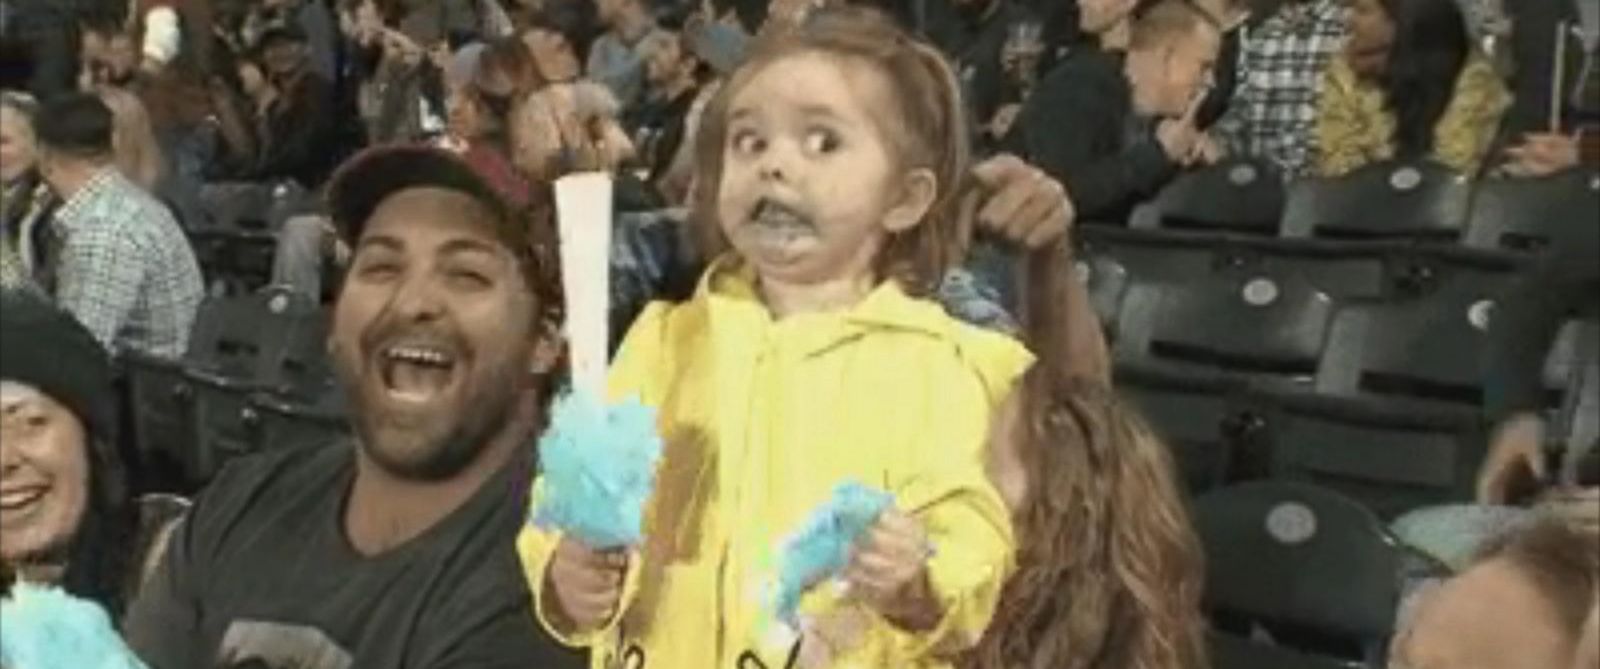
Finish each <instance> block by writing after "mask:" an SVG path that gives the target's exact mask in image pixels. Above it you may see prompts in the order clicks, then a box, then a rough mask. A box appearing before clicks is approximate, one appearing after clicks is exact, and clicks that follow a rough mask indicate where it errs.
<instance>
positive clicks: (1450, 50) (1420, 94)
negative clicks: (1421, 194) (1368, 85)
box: [1379, 0, 1473, 160]
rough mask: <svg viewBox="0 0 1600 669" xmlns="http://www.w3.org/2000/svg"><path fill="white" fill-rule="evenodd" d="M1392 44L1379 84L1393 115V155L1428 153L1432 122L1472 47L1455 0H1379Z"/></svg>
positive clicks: (1448, 97) (1405, 156)
mask: <svg viewBox="0 0 1600 669" xmlns="http://www.w3.org/2000/svg"><path fill="white" fill-rule="evenodd" d="M1380 4H1381V5H1382V6H1383V9H1384V12H1385V13H1387V14H1388V15H1389V20H1390V21H1392V22H1393V23H1394V44H1393V45H1392V46H1390V47H1389V58H1388V61H1387V63H1388V64H1387V66H1386V67H1385V68H1384V73H1383V76H1382V77H1381V78H1380V79H1379V84H1380V85H1381V86H1382V88H1383V100H1384V105H1385V106H1386V107H1387V108H1388V109H1389V111H1390V113H1392V114H1394V119H1395V124H1394V138H1393V142H1394V147H1395V157H1396V158H1400V159H1410V160H1415V159H1418V158H1422V157H1425V156H1427V155H1429V154H1431V153H1432V152H1433V148H1434V147H1433V140H1434V127H1435V126H1437V125H1438V124H1439V119H1441V118H1443V117H1444V113H1445V110H1446V109H1448V108H1449V106H1450V100H1451V99H1452V98H1454V97H1455V91H1456V79H1457V78H1458V77H1459V76H1460V75H1461V68H1463V67H1465V66H1466V63H1467V56H1468V55H1469V54H1470V53H1471V50H1472V48H1473V46H1472V40H1471V38H1470V37H1469V36H1468V35H1467V24H1466V19H1465V18H1464V17H1463V16H1462V14H1461V8H1460V7H1459V6H1457V4H1456V0H1381V1H1380Z"/></svg>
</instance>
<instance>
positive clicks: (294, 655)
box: [127, 443, 586, 669]
mask: <svg viewBox="0 0 1600 669" xmlns="http://www.w3.org/2000/svg"><path fill="white" fill-rule="evenodd" d="M526 455H527V456H528V457H522V458H519V460H520V461H519V462H517V463H515V464H513V465H510V466H507V467H505V469H504V470H503V471H501V472H500V473H499V474H497V475H495V476H494V477H492V478H491V479H489V481H488V482H487V483H486V484H485V485H484V486H483V488H482V489H481V490H480V491H478V493H477V494H476V495H474V496H473V497H472V498H471V499H469V500H468V501H467V502H466V503H465V504H463V505H462V506H461V508H459V509H456V510H455V511H454V512H452V513H451V514H450V515H448V516H446V517H445V518H444V520H442V521H440V522H439V523H438V524H437V525H435V526H434V527H432V528H430V529H428V530H427V531H425V532H424V533H423V534H421V535H420V536H418V537H416V538H415V539H412V540H411V541H409V542H406V543H405V544H402V545H400V546H398V547H396V548H394V549H391V550H389V551H388V552H385V553H383V554H381V555H378V556H374V557H366V556H362V555H360V554H358V553H357V552H356V551H355V550H354V549H353V548H352V547H351V546H350V544H349V542H348V541H347V540H346V537H345V534H344V530H343V521H342V518H343V515H344V505H345V498H346V496H347V495H348V493H349V490H350V485H351V482H352V481H353V479H354V472H355V455H354V451H353V449H352V447H351V446H350V445H349V444H348V443H341V444H339V445H332V446H323V447H319V448H310V449H295V450H290V451H279V452H274V453H271V454H267V455H263V456H257V457H252V458H248V459H245V460H241V461H239V462H237V463H236V464H234V465H232V466H230V467H229V468H228V469H226V470H224V471H223V472H222V473H221V474H220V475H219V476H218V477H217V478H216V480H214V481H213V482H212V483H211V485H210V487H209V488H208V489H207V490H206V492H205V494H204V495H203V496H201V497H200V499H199V500H198V501H197V502H196V504H195V506H194V508H193V509H192V510H191V512H190V514H189V515H188V517H187V518H185V520H184V523H183V525H182V526H181V527H180V528H179V529H178V530H177V531H176V532H175V533H174V534H173V536H172V539H171V543H170V544H169V546H168V549H167V552H166V558H165V561H164V562H163V564H162V566H161V568H160V569H159V570H158V571H157V573H156V574H155V575H154V576H153V577H152V579H151V582H150V583H149V584H147V585H146V586H145V589H144V591H143V593H142V594H141V596H140V598H139V599H138V601H136V602H135V603H134V605H133V608H132V611H131V612H130V613H129V615H128V620H127V636H128V642H129V644H130V645H131V646H132V647H133V649H134V650H135V651H136V652H137V653H138V654H139V655H140V657H141V658H143V659H144V661H145V663H146V664H148V665H149V666H150V668H151V669H200V668H204V669H211V668H213V667H216V668H223V669H234V668H235V667H239V668H244V667H249V668H252V669H254V668H260V669H291V668H293V669H368V668H372V669H376V668H378V667H382V668H383V669H457V668H459V669H468V668H470V669H485V668H496V667H504V668H505V669H578V668H579V667H581V666H584V665H585V664H586V663H585V662H583V661H582V660H581V656H579V655H577V654H575V653H573V652H572V651H569V650H566V649H564V648H561V647H559V646H558V645H557V644H556V642H554V641H553V640H551V638H550V637H549V636H548V635H547V634H546V633H545V632H544V631H543V629H542V628H540V626H539V625H538V623H537V622H536V620H535V618H534V616H533V612H532V608H531V606H532V597H531V594H530V592H529V590H528V586H527V584H526V582H525V581H524V578H523V576H522V570H521V567H520V565H519V563H518V560H517V556H516V549H515V538H516V534H517V531H518V530H519V529H520V526H521V524H522V522H523V519H524V518H525V515H526V514H525V512H524V509H525V508H526V492H525V491H526V488H527V486H528V483H529V481H531V475H532V467H531V464H529V461H531V453H528V454H526Z"/></svg>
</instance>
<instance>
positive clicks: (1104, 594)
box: [961, 365, 1205, 669]
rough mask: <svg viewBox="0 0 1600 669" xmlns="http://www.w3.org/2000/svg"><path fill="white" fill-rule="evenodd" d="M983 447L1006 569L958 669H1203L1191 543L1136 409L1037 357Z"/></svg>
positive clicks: (1196, 557) (1159, 455) (1162, 457)
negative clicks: (1001, 505) (1012, 538)
mask: <svg viewBox="0 0 1600 669" xmlns="http://www.w3.org/2000/svg"><path fill="white" fill-rule="evenodd" d="M991 448H992V449H993V450H992V451H991V453H990V456H991V458H992V459H991V463H990V474H991V476H993V477H994V480H995V483H996V485H997V486H999V488H1000V491H1001V494H1002V495H1003V496H1004V497H1005V499H1006V502H1007V504H1008V505H1010V507H1011V510H1012V519H1013V521H1012V522H1013V523H1014V525H1015V527H1016V534H1017V544H1018V548H1017V571H1016V573H1015V574H1013V575H1012V577H1011V578H1010V579H1009V580H1008V581H1006V585H1005V590H1004V591H1003V594H1002V595H1001V597H1000V606H999V609H998V612H997V613H996V615H995V620H994V623H993V625H992V626H991V627H990V628H989V630H988V631H987V632H986V633H985V635H984V637H983V641H982V642H981V643H979V644H978V646H977V648H976V649H974V650H973V651H972V652H971V653H969V654H968V655H967V656H966V658H965V660H964V661H963V663H962V665H961V666H962V667H963V669H1011V668H1013V667H1052V668H1053V669H1196V668H1197V667H1202V666H1204V664H1203V663H1204V659H1205V646H1204V635H1203V630H1204V617H1203V615H1202V613H1201V610H1200V594H1201V584H1202V582H1203V580H1204V573H1203V569H1202V563H1203V560H1202V557H1201V549H1200V542H1199V540H1198V538H1196V536H1195V534H1194V530H1193V529H1192V527H1191V524H1190V522H1189V517H1188V513H1187V512H1186V511H1185V509H1184V505H1183V501H1182V497H1181V496H1180V492H1179V488H1178V484H1177V481H1176V476H1175V475H1174V467H1173V464H1172V459H1171V457H1170V456H1169V455H1168V451H1167V447H1166V446H1165V445H1164V444H1162V443H1161V441H1160V440H1159V439H1158V438H1157V437H1156V436H1155V434H1154V433H1153V432H1151V430H1150V428H1149V426H1148V425H1146V424H1145V422H1144V421H1143V420H1142V419H1140V418H1139V416H1138V414H1137V413H1136V412H1134V411H1133V410H1132V409H1131V408H1129V407H1128V406H1126V405H1124V404H1123V403H1122V402H1120V401H1118V400H1117V399H1116V398H1115V396H1114V395H1113V394H1112V392H1111V391H1110V390H1109V389H1108V388H1106V387H1105V386H1104V384H1101V383H1094V382H1092V381H1091V380H1086V379H1071V378H1069V377H1067V376H1065V375H1062V374H1059V373H1053V372H1051V371H1049V370H1048V369H1047V368H1046V367H1045V366H1043V365H1036V366H1035V367H1034V368H1033V369H1031V370H1029V371H1028V373H1027V374H1025V375H1024V376H1023V380H1022V382H1021V383H1020V384H1019V385H1018V390H1017V391H1016V392H1015V393H1014V395H1013V397H1012V399H1011V400H1009V401H1007V402H1006V404H1005V405H1004V406H1003V407H1002V409H1001V413H1000V415H999V417H998V418H997V419H996V425H995V431H994V441H993V442H992V445H991Z"/></svg>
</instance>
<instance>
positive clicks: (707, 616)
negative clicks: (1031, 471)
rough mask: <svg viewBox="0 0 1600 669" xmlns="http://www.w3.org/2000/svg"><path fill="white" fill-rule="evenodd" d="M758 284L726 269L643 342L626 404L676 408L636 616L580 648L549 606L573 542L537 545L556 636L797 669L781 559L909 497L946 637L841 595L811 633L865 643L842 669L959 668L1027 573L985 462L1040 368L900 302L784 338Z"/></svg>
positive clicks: (738, 268) (538, 596)
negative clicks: (866, 496)
mask: <svg viewBox="0 0 1600 669" xmlns="http://www.w3.org/2000/svg"><path fill="white" fill-rule="evenodd" d="M754 284H755V280H754V275H753V273H752V272H750V271H749V269H748V268H746V267H743V266H742V265H740V264H739V263H738V261H737V260H729V261H723V262H719V263H717V264H716V265H714V266H713V268H712V269H711V270H710V271H709V272H708V273H707V275H706V277H705V278H703V279H702V281H701V285H700V287H699V290H698V291H697V292H696V294H695V296H694V298H693V299H692V300H690V301H689V302H686V303H683V304H676V305H674V304H664V303H656V304H652V305H651V306H650V307H649V308H648V309H647V310H646V311H645V313H644V314H643V315H642V316H640V318H639V320H638V322H637V323H636V324H635V325H634V327H633V329H632V330H631V331H629V333H628V336H627V338H626V340H625V341H624V343H623V346H622V349H621V351H620V352H619V353H618V355H617V360H616V362H615V364H614V366H613V368H612V374H611V378H610V386H611V387H610V391H611V394H612V395H613V396H614V397H619V398H620V397H625V396H629V395H634V394H637V395H638V396H640V397H641V399H642V400H643V401H644V403H645V404H647V405H650V406H654V407H656V408H658V410H659V411H660V422H661V430H662V435H663V437H664V439H665V442H666V450H665V453H664V457H663V462H662V466H661V470H660V473H659V477H658V481H657V487H656V492H655V496H654V498H653V500H652V503H651V508H650V509H649V510H648V511H649V513H648V516H647V517H648V520H647V525H646V530H645V532H646V536H647V538H646V544H645V545H644V546H642V547H641V548H640V549H639V552H638V556H637V558H636V559H634V560H632V561H631V562H630V569H629V574H628V577H627V579H626V581H625V586H624V594H623V602H622V606H621V607H620V610H621V615H619V616H617V617H616V619H615V620H613V621H611V622H610V624H608V625H607V626H606V627H605V628H604V629H602V630H599V631H597V632H594V633H590V634H584V635H577V636H572V635H565V634H563V631H562V630H560V629H557V628H556V627H555V626H553V625H551V624H550V621H551V616H550V615H549V613H548V612H549V611H550V608H549V607H551V606H555V605H556V603H555V602H554V601H545V599H546V598H545V597H544V595H545V592H544V587H543V586H544V582H545V569H546V566H547V565H548V563H549V560H550V557H551V555H552V553H553V552H554V549H555V546H556V544H557V543H558V542H559V540H560V537H559V536H558V535H556V534H554V533H548V532H544V531H541V530H538V529H535V528H532V527H529V528H528V529H525V530H524V531H523V532H522V535H521V536H520V537H519V538H518V540H517V551H518V554H519V555H520V556H521V558H522V564H523V567H524V570H525V571H526V575H527V578H528V582H529V584H530V586H531V588H530V589H531V590H532V591H533V592H534V593H535V595H534V596H535V600H536V602H535V603H536V607H535V608H536V611H537V612H538V616H539V618H540V622H541V623H542V624H544V626H545V627H546V628H547V629H550V630H551V632H552V633H554V634H556V635H557V636H558V637H561V638H562V639H563V640H564V641H565V642H567V643H569V644H571V645H576V646H588V647H590V648H592V652H591V662H590V663H591V666H593V667H596V668H603V669H613V667H624V668H626V669H637V668H639V667H642V668H643V669H780V668H782V667H791V666H795V662H794V660H795V657H796V655H795V653H794V651H795V650H796V644H795V642H794V636H793V635H792V633H790V632H788V631H787V630H788V628H787V627H786V626H783V625H781V624H779V623H777V622H776V621H775V620H774V617H773V614H772V611H771V607H770V606H769V604H768V588H769V587H770V584H772V583H773V582H775V581H776V574H777V566H778V553H779V550H780V546H781V545H782V543H783V541H784V539H785V538H786V537H787V536H788V535H790V534H791V533H792V532H794V531H795V530H796V529H797V528H798V527H799V526H800V524H801V523H802V522H803V521H804V520H805V518H806V517H807V516H808V515H809V514H810V513H811V512H812V511H813V510H814V509H816V508H817V507H818V506H819V505H821V504H822V503H823V502H825V501H827V500H828V499H829V497H830V495H831V494H832V491H833V488H834V487H835V486H836V485H838V484H839V483H842V482H844V481H847V480H855V481H858V482H860V483H864V484H867V485H871V486H877V487H880V488H882V489H885V490H888V491H889V492H891V493H892V494H893V495H894V497H895V504H896V505H897V506H898V507H899V508H901V509H902V510H905V511H907V512H908V513H911V514H913V515H914V516H915V517H917V518H918V519H919V520H920V521H921V522H922V523H923V525H924V527H925V528H926V529H927V531H928V533H929V536H930V538H931V539H932V541H933V544H934V551H935V554H934V556H933V557H932V558H930V560H929V574H930V580H931V582H932V584H933V586H934V590H935V592H936V593H937V595H938V597H939V599H940V601H941V602H942V604H943V608H944V612H945V616H944V619H943V620H942V622H941V623H940V624H939V626H938V627H937V628H936V629H935V630H934V631H932V632H931V633H928V634H923V635H911V634H907V633H904V632H902V631H900V630H898V629H897V628H894V627H892V626H890V625H889V624H888V623H887V622H885V621H884V620H882V619H881V618H879V617H877V615H876V614H875V613H872V612H870V611H869V610H868V609H867V608H866V607H865V605H862V604H860V603H857V602H855V601H853V600H849V599H848V598H847V597H846V596H843V595H841V593H840V589H839V588H836V587H832V586H831V585H830V584H821V585H819V586H817V587H815V588H813V589H812V590H811V592H810V593H808V594H807V596H806V598H805V600H804V601H803V602H802V606H801V615H802V619H804V620H808V621H810V622H811V623H813V624H817V625H820V626H823V627H826V628H828V629H832V630H834V631H835V632H837V631H839V630H846V631H848V633H847V634H845V635H844V636H845V637H846V638H844V639H842V640H841V639H839V638H838V635H837V634H835V635H831V636H830V637H829V638H830V642H831V643H832V645H834V646H835V650H834V652H832V653H831V656H832V658H833V659H832V661H830V662H828V663H827V666H828V667H830V668H835V669H847V668H856V667H860V668H866V667H873V668H879V667H882V668H892V669H911V668H943V667H949V666H950V663H949V657H950V656H951V654H952V653H953V652H954V651H958V650H960V649H963V648H966V647H967V646H970V645H971V644H972V643H974V642H975V641H976V640H977V639H978V638H979V636H980V635H981V634H982V632H983V629H984V627H985V626H986V625H987V624H988V621H989V618H990V617H991V616H992V615H993V613H994V607H995V604H996V602H997V600H998V599H999V594H1000V587H1001V585H1002V583H1003V581H1004V579H1005V577H1006V576H1007V574H1008V573H1009V568H1010V565H1011V559H1012V550H1013V543H1012V535H1011V525H1010V516H1009V514H1008V512H1007V510H1006V506H1005V504H1004V503H1003V502H1002V501H1001V499H1000V497H999V494H998V493H997V492H996V491H995V490H994V488H993V487H992V486H991V484H990V483H989V481H988V479H987V478H986V476H985V473H984V468H983V462H984V457H983V453H984V449H985V448H986V443H987V437H988V431H989V421H990V415H991V413H993V410H994V408H995V407H996V406H998V404H999V402H1000V400H1001V399H1002V398H1003V396H1004V395H1005V393H1007V392H1009V390H1010V388H1011V384H1012V382H1013V381H1014V380H1015V379H1016V378H1017V377H1018V376H1019V375H1020V374H1021V373H1022V371H1023V370H1024V369H1025V368H1026V367H1027V366H1028V365H1029V364H1030V363H1031V361H1032V359H1031V357H1030V356H1029V354H1028V353H1027V351H1026V350H1025V349H1024V348H1023V347H1022V346H1021V344H1019V343H1017V342H1015V341H1013V340H1011V339H1009V338H1007V337H1005V336H1003V335H1000V334H996V333H990V332H985V331H982V330H978V329H976V328H973V327H971V326H968V325H965V324H962V323H960V322H958V321H956V320H954V319H953V318H951V317H950V316H948V315H947V314H946V313H945V312H944V311H943V310H942V309H941V308H940V307H939V306H938V305H936V304H934V303H932V302H927V301H922V300H916V299H912V298H910V297H908V296H906V294H905V293H904V292H902V291H901V290H900V289H899V288H898V287H897V286H896V285H895V284H894V283H893V282H885V283H884V284H882V285H880V286H879V287H878V288H877V289H876V290H874V291H873V292H872V293H871V294H870V295H869V296H868V297H867V298H866V299H864V300H863V301H862V302H861V303H860V304H858V305H856V306H855V307H853V308H851V309H849V310H846V311H842V312H837V313H827V314H803V315H796V316H791V317H789V318H786V319H783V320H782V321H774V320H773V319H772V317H771V316H770V313H769V312H768V310H767V308H766V307H765V306H764V305H763V304H762V302H761V300H760V299H759V298H758V296H757V295H756V292H755V287H754ZM534 494H535V495H536V496H537V495H538V494H539V492H538V486H537V485H536V486H535V493H534ZM808 654H809V653H808ZM640 660H642V663H641V662H640Z"/></svg>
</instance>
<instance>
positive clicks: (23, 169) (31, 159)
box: [0, 104, 39, 184]
mask: <svg viewBox="0 0 1600 669" xmlns="http://www.w3.org/2000/svg"><path fill="white" fill-rule="evenodd" d="M38 160H39V158H38V146H37V144H36V143H35V139H34V136H33V126H32V125H31V124H30V123H28V119H27V118H26V117H24V116H23V115H22V112H19V111H17V110H15V109H12V108H11V107H9V106H7V105H3V104H0V183H6V184H9V183H11V182H13V181H16V180H17V179H19V178H21V177H22V176H23V175H25V174H27V173H28V172H29V171H30V170H32V169H33V168H34V166H36V165H37V164H38Z"/></svg>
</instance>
